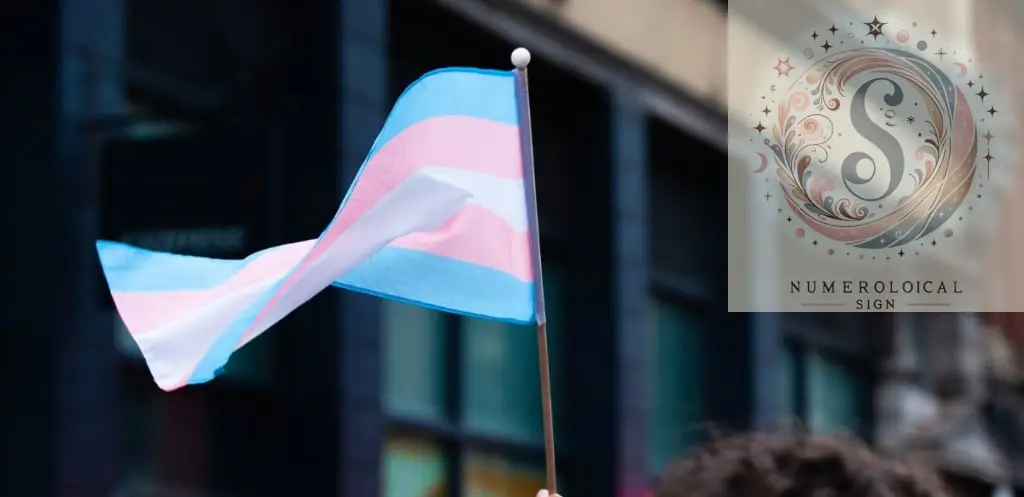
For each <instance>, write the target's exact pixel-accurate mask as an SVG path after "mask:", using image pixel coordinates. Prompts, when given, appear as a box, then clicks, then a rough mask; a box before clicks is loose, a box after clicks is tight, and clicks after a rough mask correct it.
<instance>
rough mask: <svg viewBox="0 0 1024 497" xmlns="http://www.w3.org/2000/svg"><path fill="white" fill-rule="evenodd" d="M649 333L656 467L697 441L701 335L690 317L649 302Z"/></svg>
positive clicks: (700, 418) (701, 396)
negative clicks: (650, 331)
mask: <svg viewBox="0 0 1024 497" xmlns="http://www.w3.org/2000/svg"><path fill="white" fill-rule="evenodd" d="M652 315H653V316H654V319H653V320H652V325H653V327H654V329H653V330H652V333H651V334H650V337H651V340H650V347H651V349H650V357H651V358H652V361H651V366H650V367H651V370H650V373H651V375H652V378H651V381H652V383H653V387H652V388H651V401H652V409H651V431H652V436H651V452H650V454H649V462H650V464H651V467H652V468H655V469H660V468H661V467H662V466H663V465H664V464H665V463H666V462H668V461H669V460H671V459H672V458H673V457H675V456H677V455H679V453H680V452H682V451H683V450H684V449H686V448H687V447H690V446H692V445H694V444H697V443H699V442H700V437H701V431H700V423H702V422H703V421H705V419H704V412H703V407H704V406H703V399H704V388H703V385H702V382H703V374H702V372H703V368H704V364H703V360H702V359H703V350H704V343H703V340H702V338H703V336H702V330H701V329H700V323H699V321H698V319H697V318H696V317H694V316H693V315H691V314H688V313H686V312H684V311H682V310H680V309H678V308H675V307H673V306H670V305H668V304H666V303H663V302H655V303H654V312H653V313H652Z"/></svg>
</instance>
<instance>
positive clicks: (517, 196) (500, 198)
mask: <svg viewBox="0 0 1024 497" xmlns="http://www.w3.org/2000/svg"><path fill="white" fill-rule="evenodd" d="M415 175H424V176H429V177H431V178H434V179H436V180H438V181H441V182H444V183H447V184H449V185H452V186H455V187H457V188H459V189H460V190H463V191H465V192H467V193H468V194H469V195H470V198H469V201H468V203H470V204H477V205H479V206H481V207H484V208H485V209H487V210H489V211H491V212H493V213H495V214H497V215H498V216H499V217H501V218H502V219H504V220H505V222H507V223H508V224H509V226H511V227H512V229H514V230H516V231H518V232H520V233H521V232H524V231H526V230H527V229H528V227H529V225H528V224H527V221H526V219H527V218H526V191H525V190H524V188H523V181H522V180H513V179H505V178H498V177H495V176H491V175H489V174H485V173H480V172H476V171H467V170H465V169H453V168H449V167H427V168H423V169H421V170H419V171H417V172H416V173H414V174H413V176H415ZM406 181H408V180H406Z"/></svg>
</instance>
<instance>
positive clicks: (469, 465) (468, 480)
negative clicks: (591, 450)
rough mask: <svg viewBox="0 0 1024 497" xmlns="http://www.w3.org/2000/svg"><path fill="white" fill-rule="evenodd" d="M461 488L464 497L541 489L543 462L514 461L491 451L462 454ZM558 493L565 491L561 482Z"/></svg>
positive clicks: (517, 495) (512, 496)
mask: <svg viewBox="0 0 1024 497" xmlns="http://www.w3.org/2000/svg"><path fill="white" fill-rule="evenodd" d="M465 463H466V466H465V470H464V473H463V488H464V489H465V495H466V496H467V497H523V496H524V495H525V496H533V495H536V494H537V490H540V489H541V488H544V484H545V478H544V463H543V461H536V462H533V463H528V462H526V461H521V460H515V459H511V458H509V457H505V456H503V455H500V454H495V453H484V452H477V451H470V452H469V453H468V454H466V462H465ZM558 493H560V494H563V495H565V494H568V492H567V491H566V489H565V488H564V486H563V485H559V487H558Z"/></svg>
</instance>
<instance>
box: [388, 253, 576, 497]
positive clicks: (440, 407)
mask: <svg viewBox="0 0 1024 497" xmlns="http://www.w3.org/2000/svg"><path fill="white" fill-rule="evenodd" d="M544 269H545V271H544V283H545V285H544V291H545V298H546V299H547V315H548V342H549V343H548V351H549V354H550V355H551V358H552V360H551V368H552V369H551V381H552V396H553V401H554V403H555V405H556V411H557V409H558V407H557V406H558V405H559V403H560V402H559V399H560V398H561V392H562V391H563V390H562V387H561V370H560V369H559V364H560V363H561V361H559V360H558V358H559V357H560V356H561V351H562V343H561V339H560V337H561V331H560V330H561V322H562V313H561V310H562V304H561V302H562V300H561V295H562V290H561V274H560V271H559V270H558V268H557V267H556V266H554V265H553V264H551V263H550V262H548V263H546V264H545V267H544ZM382 312H383V313H384V315H383V317H382V319H383V323H384V333H385V344H384V347H385V349H384V350H385V354H386V356H385V358H386V360H385V365H384V367H385V371H384V378H383V379H384V385H385V388H384V393H383V395H384V405H385V408H386V409H387V412H388V415H389V416H390V417H391V420H392V430H397V431H394V433H401V434H402V435H397V434H396V435H393V436H391V437H389V438H388V441H387V443H386V446H385V453H386V464H385V469H384V474H383V478H384V487H385V490H386V492H385V495H386V496H388V497H390V496H395V497H397V496H399V495H402V496H406V495H410V496H421V495H430V496H435V495H437V496H442V495H446V494H445V493H444V492H447V491H448V490H447V488H448V487H447V483H446V481H445V480H444V478H445V475H448V474H453V475H454V474H461V475H462V481H460V482H459V483H460V484H461V485H462V487H463V492H462V493H463V495H471V496H481V497H484V496H486V497H501V496H504V495H521V494H522V489H525V488H528V487H529V489H530V490H529V491H528V492H526V494H525V495H533V494H534V493H536V491H537V489H538V488H541V487H542V486H543V484H544V455H543V454H544V452H543V443H544V434H543V422H542V413H541V405H540V383H539V375H540V373H539V369H538V365H537V333H536V329H535V328H534V327H533V326H516V325H511V324H507V323H499V322H494V321H486V320H480V319H471V318H462V317H458V316H452V315H447V314H442V313H439V312H435V311H430V310H426V309H422V308H419V307H413V306H409V305H405V304H400V303H396V302H391V301H386V302H384V305H383V306H382ZM556 423H560V422H559V419H558V418H557V417H556ZM557 426H558V425H556V427H557ZM409 433H412V434H413V435H409ZM506 445H507V446H509V447H514V450H513V451H511V452H513V453H515V454H518V455H524V454H525V455H526V456H527V457H526V458H525V459H523V458H507V457H506V455H504V452H503V451H502V450H501V449H502V447H503V446H506ZM478 446H486V447H488V450H489V452H478V451H477V450H476V448H477V447H478ZM561 447H563V448H564V444H562V445H561ZM451 450H456V451H458V452H457V453H453V452H451ZM458 453H461V454H462V455H463V457H460V458H455V457H453V456H454V455H456V454H458ZM455 460H462V461H463V462H462V466H461V467H460V468H457V469H458V472H454V471H448V470H446V468H448V467H449V466H448V464H449V462H447V461H455ZM404 472H408V474H412V475H415V476H414V477H412V478H409V477H407V476H406V474H405V473H404ZM434 492H441V493H434ZM509 492H510V493H509Z"/></svg>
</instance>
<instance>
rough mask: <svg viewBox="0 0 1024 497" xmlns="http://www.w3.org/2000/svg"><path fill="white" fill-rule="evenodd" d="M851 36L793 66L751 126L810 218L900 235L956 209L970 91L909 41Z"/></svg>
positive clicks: (850, 240)
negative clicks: (874, 42)
mask: <svg viewBox="0 0 1024 497" xmlns="http://www.w3.org/2000/svg"><path fill="white" fill-rule="evenodd" d="M869 34H870V33H869ZM883 35H884V33H883ZM869 39H870V38H869ZM902 39H903V41H908V40H909V37H903V38H902ZM850 48H851V49H847V50H842V51H836V50H832V53H828V54H827V55H826V56H824V57H823V58H821V59H820V60H818V61H817V62H816V63H814V64H812V65H810V67H809V68H805V69H804V70H803V72H801V73H800V74H797V72H798V71H799V70H800V68H796V69H797V71H793V76H794V77H793V78H791V79H792V80H793V82H792V84H791V85H789V86H788V88H787V87H785V86H783V85H782V84H779V87H778V92H775V93H774V96H773V100H770V102H772V104H773V106H774V109H772V108H770V107H768V106H765V109H764V110H763V111H761V112H763V113H764V119H762V120H761V121H760V122H758V127H762V124H761V123H762V122H764V125H763V128H764V132H762V131H761V130H758V128H755V130H758V131H757V132H758V135H757V137H758V139H759V140H761V141H762V142H763V144H764V145H765V146H766V147H767V148H768V150H770V153H769V154H768V157H769V159H770V160H771V161H772V162H774V164H775V166H776V167H775V168H774V170H775V171H776V176H777V178H778V182H779V186H780V187H781V191H782V198H783V199H784V201H785V203H786V204H787V205H788V206H789V207H790V209H791V210H792V212H793V213H794V214H795V216H796V218H798V219H799V220H800V221H802V222H803V223H804V224H805V225H806V226H807V227H809V228H810V229H811V230H813V231H814V232H817V233H818V234H819V235H820V236H822V237H825V238H827V239H830V240H832V241H834V242H838V243H841V244H843V245H847V246H850V247H857V248H861V249H887V248H893V247H901V246H904V245H906V244H909V243H911V242H914V241H916V240H919V239H921V238H922V237H925V236H929V235H932V234H933V232H935V231H936V230H937V229H939V227H940V226H943V224H944V223H947V222H948V221H950V220H951V219H953V218H954V212H955V211H957V209H958V208H959V207H960V206H961V204H962V203H963V202H964V200H965V198H967V196H968V195H969V194H970V191H971V187H972V182H973V181H974V179H975V176H976V172H977V163H978V160H979V153H985V149H984V147H982V149H981V151H980V152H979V137H978V123H977V122H976V121H975V118H976V115H975V114H976V112H973V111H972V109H971V101H970V99H972V98H973V99H975V100H977V97H975V96H974V94H973V93H972V94H971V96H970V98H969V97H968V95H967V94H965V92H964V91H963V89H961V88H960V87H958V86H957V85H956V84H954V83H953V82H952V81H951V79H950V77H949V76H947V75H946V73H945V72H944V71H943V69H942V68H940V67H939V66H938V65H937V64H936V63H935V62H932V61H930V60H928V59H926V58H924V57H923V56H921V55H918V54H917V53H912V52H910V51H907V50H903V49H901V48H889V47H868V46H859V47H857V48H853V47H850ZM811 62H812V61H810V60H808V61H807V63H808V64H811ZM949 65H950V67H953V65H952V63H950V64H949ZM960 65H963V64H960ZM772 76H773V79H776V81H778V79H779V78H781V77H782V76H781V75H780V76H778V77H776V75H775V74H773V75H772ZM779 83H782V82H779ZM785 83H789V82H785ZM972 84H975V83H972ZM975 90H977V87H975ZM982 100H984V98H982ZM986 104H987V102H986ZM772 111H774V112H772ZM758 117H760V116H758ZM983 145H984V143H983ZM946 232H948V233H950V234H949V235H947V237H948V236H952V231H951V230H950V229H949V228H948V227H947V228H946ZM933 236H934V235H933ZM815 244H816V245H817V242H815ZM933 245H934V244H933ZM900 257H902V251H901V254H900Z"/></svg>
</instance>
